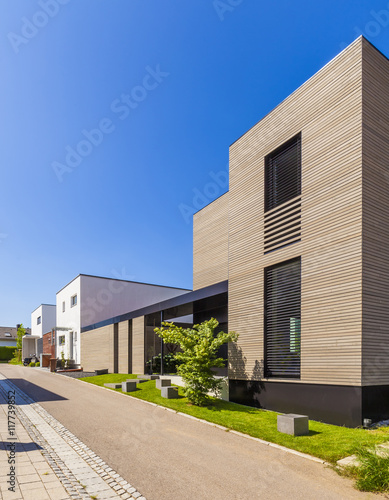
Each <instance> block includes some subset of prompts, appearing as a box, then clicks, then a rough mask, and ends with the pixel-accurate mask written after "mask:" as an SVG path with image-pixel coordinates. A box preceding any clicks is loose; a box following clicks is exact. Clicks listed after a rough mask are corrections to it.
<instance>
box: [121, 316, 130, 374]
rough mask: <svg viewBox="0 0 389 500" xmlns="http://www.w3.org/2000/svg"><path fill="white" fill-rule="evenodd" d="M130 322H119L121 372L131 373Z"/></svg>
mask: <svg viewBox="0 0 389 500" xmlns="http://www.w3.org/2000/svg"><path fill="white" fill-rule="evenodd" d="M129 341H130V322H129V321H122V322H121V323H119V344H118V347H119V366H118V369H119V373H129V359H128V356H129Z"/></svg>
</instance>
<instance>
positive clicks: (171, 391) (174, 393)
mask: <svg viewBox="0 0 389 500" xmlns="http://www.w3.org/2000/svg"><path fill="white" fill-rule="evenodd" d="M161 396H162V397H163V398H166V399H178V387H172V386H168V387H161Z"/></svg>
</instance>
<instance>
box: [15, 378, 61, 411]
mask: <svg viewBox="0 0 389 500" xmlns="http://www.w3.org/2000/svg"><path fill="white" fill-rule="evenodd" d="M7 381H9V382H12V384H14V385H16V387H18V388H19V389H20V390H22V391H23V392H25V393H26V394H27V395H28V396H30V398H31V399H33V400H34V401H36V402H37V403H39V402H41V401H65V400H67V398H64V397H62V396H60V395H59V394H56V393H55V392H51V391H48V390H46V389H43V387H39V385H35V384H33V383H32V382H28V381H27V380H24V379H21V378H8V379H7ZM19 399H20V398H19ZM19 399H18V402H17V404H18V405H26V404H29V403H26V402H24V401H23V400H22V399H20V400H19Z"/></svg>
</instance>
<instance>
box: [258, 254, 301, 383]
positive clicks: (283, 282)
mask: <svg viewBox="0 0 389 500" xmlns="http://www.w3.org/2000/svg"><path fill="white" fill-rule="evenodd" d="M300 358H301V258H300V257H299V258H298V259H293V260H290V261H287V262H282V263H281V264H276V265H275V266H271V267H268V268H266V269H265V374H266V377H282V378H299V377H300Z"/></svg>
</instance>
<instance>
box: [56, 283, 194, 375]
mask: <svg viewBox="0 0 389 500" xmlns="http://www.w3.org/2000/svg"><path fill="white" fill-rule="evenodd" d="M187 292H188V290H186V289H181V288H172V287H165V286H159V285H150V284H145V283H136V282H133V281H126V280H120V279H112V278H104V277H100V276H90V275H86V274H79V275H78V276H77V277H76V278H74V279H73V280H72V281H70V283H68V284H67V285H66V286H65V287H63V288H62V289H61V290H60V291H59V292H58V293H57V299H56V303H57V313H56V341H55V342H56V356H57V357H59V358H60V357H61V356H62V354H61V353H62V352H63V353H64V357H65V358H66V359H72V360H74V362H75V363H76V364H80V363H81V362H82V365H83V367H84V369H86V368H85V364H86V365H89V363H92V362H93V359H94V357H95V356H96V354H99V353H101V352H104V349H105V348H106V346H107V339H106V338H105V335H102V336H101V337H99V336H98V335H97V336H95V337H94V338H93V341H92V342H91V343H89V344H88V345H87V348H86V349H85V350H84V347H83V346H81V342H80V337H79V335H80V332H81V331H82V328H84V327H85V326H87V325H93V324H97V323H101V322H102V323H104V322H105V321H106V320H107V319H109V318H112V317H114V316H118V315H120V314H123V313H125V312H127V311H129V310H133V309H139V308H142V307H146V306H148V305H150V304H153V303H156V302H160V301H163V300H166V299H169V298H172V297H176V296H178V295H182V294H184V293H187ZM82 351H83V352H82ZM81 354H82V358H81ZM94 369H96V366H95V367H94V368H93V370H94Z"/></svg>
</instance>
